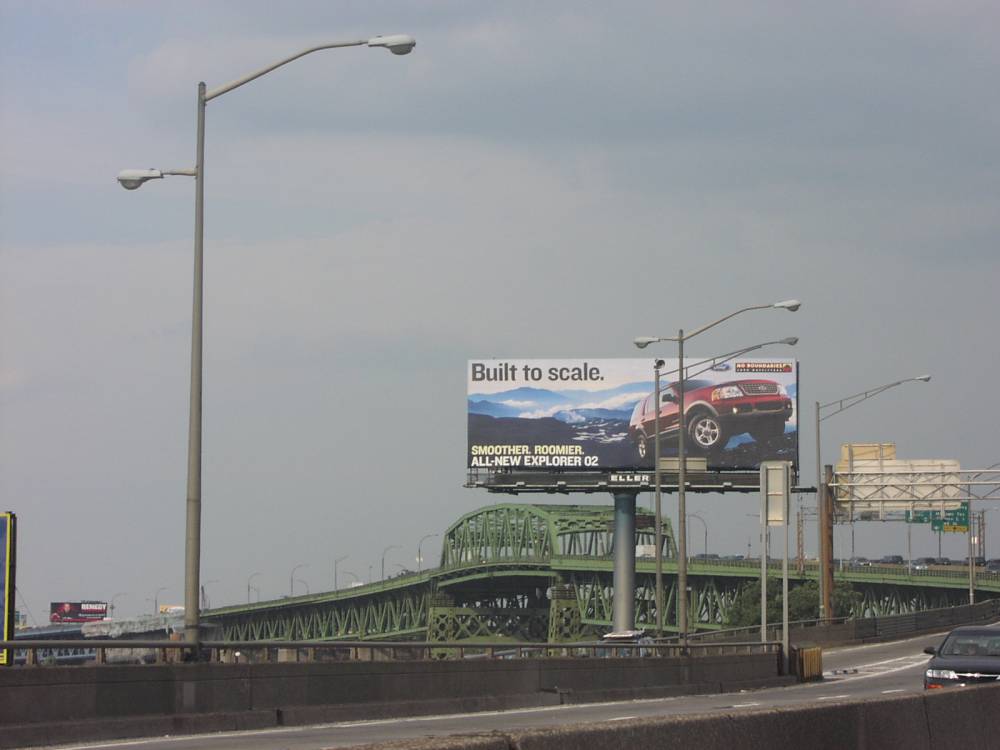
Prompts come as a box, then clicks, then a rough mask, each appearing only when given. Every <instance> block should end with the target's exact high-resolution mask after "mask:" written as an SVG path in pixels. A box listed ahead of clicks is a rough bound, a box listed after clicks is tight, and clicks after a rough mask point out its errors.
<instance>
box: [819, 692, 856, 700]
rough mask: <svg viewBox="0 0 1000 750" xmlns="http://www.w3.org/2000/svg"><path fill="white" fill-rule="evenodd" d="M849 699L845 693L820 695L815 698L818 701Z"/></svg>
mask: <svg viewBox="0 0 1000 750" xmlns="http://www.w3.org/2000/svg"><path fill="white" fill-rule="evenodd" d="M850 697H851V696H850V695H848V694H847V693H844V694H843V695H822V696H820V697H819V698H817V699H816V700H818V701H832V700H837V698H850Z"/></svg>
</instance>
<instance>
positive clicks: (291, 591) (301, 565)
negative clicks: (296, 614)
mask: <svg viewBox="0 0 1000 750" xmlns="http://www.w3.org/2000/svg"><path fill="white" fill-rule="evenodd" d="M308 567H309V563H299V564H298V565H296V566H295V567H294V568H292V572H291V573H290V574H289V575H288V595H289V596H295V571H296V570H298V569H299V568H308Z"/></svg>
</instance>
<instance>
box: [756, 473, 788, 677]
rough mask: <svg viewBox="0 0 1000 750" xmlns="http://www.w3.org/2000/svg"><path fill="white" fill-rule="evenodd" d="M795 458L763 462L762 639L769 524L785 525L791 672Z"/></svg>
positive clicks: (784, 646) (784, 609)
mask: <svg viewBox="0 0 1000 750" xmlns="http://www.w3.org/2000/svg"><path fill="white" fill-rule="evenodd" d="M791 487H792V462H791V461H763V462H761V464H760V501H761V514H760V516H761V536H762V538H763V540H764V541H763V544H762V545H761V548H762V550H761V563H760V570H761V576H760V577H761V581H760V587H761V588H760V590H761V594H760V607H761V612H760V622H761V628H760V633H761V640H762V641H763V640H767V551H768V550H767V548H768V544H767V527H768V526H784V530H785V548H784V554H783V556H782V562H781V651H782V660H783V662H784V669H785V674H788V666H789V659H788V646H789V644H788V539H789V536H788V521H789V517H790V510H791V496H792V494H791Z"/></svg>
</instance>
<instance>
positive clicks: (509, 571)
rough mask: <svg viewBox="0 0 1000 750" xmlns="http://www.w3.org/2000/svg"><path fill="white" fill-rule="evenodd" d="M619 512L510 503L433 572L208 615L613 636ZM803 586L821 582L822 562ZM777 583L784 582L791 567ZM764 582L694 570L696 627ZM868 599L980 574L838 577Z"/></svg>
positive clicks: (883, 607) (475, 515)
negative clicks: (615, 538) (615, 540)
mask: <svg viewBox="0 0 1000 750" xmlns="http://www.w3.org/2000/svg"><path fill="white" fill-rule="evenodd" d="M612 538H613V508H612V507H611V506H610V505H608V506H603V505H526V504H516V503H502V504H499V505H491V506H488V507H485V508H481V509H479V510H477V511H474V512H472V513H468V514H467V515H465V516H462V518H460V519H459V520H458V521H456V522H455V523H454V524H452V526H451V527H450V528H449V529H448V530H447V531H446V532H445V535H444V538H443V541H442V548H441V557H440V565H439V567H437V568H434V569H431V570H426V571H423V572H421V573H412V574H405V575H400V576H398V577H396V578H391V579H388V580H385V581H379V582H377V583H372V584H368V585H365V586H359V587H357V588H350V589H341V590H339V591H332V592H327V593H319V594H312V595H306V596H298V597H289V598H285V599H279V600H273V601H264V602H258V603H255V604H248V605H240V606H233V607H223V608H219V609H212V610H207V611H205V612H204V613H203V615H202V617H203V619H204V620H206V621H208V622H212V623H215V624H216V625H218V626H220V627H221V628H222V635H223V638H224V639H225V640H231V641H252V640H338V639H340V640H351V641H358V640H372V641H378V640H404V639H412V640H422V641H469V642H470V643H474V642H476V641H492V642H496V641H504V640H509V641H511V642H518V641H522V642H535V643H537V642H543V641H547V642H550V643H565V642H571V641H576V640H587V639H593V638H595V637H600V636H601V635H602V634H604V633H606V632H608V630H610V629H611V607H612V600H613V596H612V570H613V565H614V562H613V550H612ZM636 545H643V547H642V548H641V549H640V551H641V552H643V553H645V554H644V556H642V557H639V558H637V560H636V592H635V596H636V625H637V627H644V628H648V629H653V628H654V627H655V622H656V605H655V601H656V597H655V587H654V575H655V564H654V558H653V555H654V551H655V542H654V533H653V515H652V513H651V512H649V511H644V510H641V509H637V511H636ZM663 554H664V558H665V559H664V584H665V587H666V601H665V611H664V622H665V624H666V627H667V628H668V629H670V630H676V629H677V623H676V609H677V608H676V597H677V592H676V581H677V579H676V573H677V565H676V548H675V546H674V543H673V534H672V529H671V526H670V522H669V520H668V519H664V549H663ZM789 565H790V569H791V572H790V575H791V577H792V581H793V584H794V582H796V581H805V580H808V579H815V578H816V577H817V570H816V565H815V563H813V564H812V565H807V566H806V567H805V569H804V570H802V571H797V570H795V568H794V565H793V563H791V562H790V563H789ZM771 575H776V576H780V562H778V563H772V572H771ZM759 576H760V562H759V561H754V560H699V559H693V560H692V561H691V562H690V564H689V566H688V585H689V587H690V589H691V591H690V592H689V596H690V600H689V606H688V611H689V613H690V617H691V618H692V630H695V629H697V630H712V629H718V628H721V627H722V623H723V621H724V618H725V616H726V613H727V611H728V609H729V607H730V606H731V605H732V603H733V601H734V600H735V599H736V597H737V595H738V594H739V592H740V589H741V588H742V587H743V586H745V585H747V583H748V582H750V581H755V580H756V579H758V578H759ZM836 578H837V580H843V581H849V582H851V583H852V584H853V586H854V588H855V590H856V591H858V592H860V593H861V601H860V604H859V606H858V610H857V611H856V612H854V615H855V616H857V617H873V616H885V615H892V614H905V613H909V612H916V611H920V610H924V609H935V608H939V607H947V606H952V605H956V604H968V602H969V594H968V585H969V582H968V572H967V569H965V568H955V569H954V570H950V571H914V572H913V573H912V574H911V575H907V573H906V569H905V568H902V567H869V568H854V569H850V570H848V571H838V572H837V573H836ZM976 590H977V598H982V599H988V598H993V597H995V596H996V595H997V594H998V593H1000V575H994V574H980V575H979V576H978V577H977V582H976Z"/></svg>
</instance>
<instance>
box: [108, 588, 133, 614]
mask: <svg viewBox="0 0 1000 750" xmlns="http://www.w3.org/2000/svg"><path fill="white" fill-rule="evenodd" d="M119 596H128V594H127V593H126V592H124V591H120V592H118V593H117V594H114V595H113V596H112V597H111V605H110V606H109V607H108V609H109V610H110V617H111V619H114V617H115V599H117V598H118V597H119Z"/></svg>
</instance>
